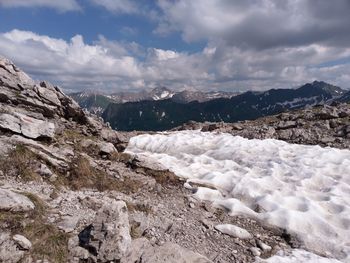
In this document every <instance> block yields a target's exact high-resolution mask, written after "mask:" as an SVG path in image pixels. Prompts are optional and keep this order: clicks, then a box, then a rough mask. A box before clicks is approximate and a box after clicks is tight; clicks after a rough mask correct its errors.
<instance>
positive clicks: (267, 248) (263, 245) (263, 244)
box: [256, 240, 272, 252]
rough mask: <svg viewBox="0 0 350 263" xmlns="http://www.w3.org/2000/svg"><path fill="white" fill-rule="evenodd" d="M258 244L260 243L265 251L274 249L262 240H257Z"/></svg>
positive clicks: (259, 245) (260, 246)
mask: <svg viewBox="0 0 350 263" xmlns="http://www.w3.org/2000/svg"><path fill="white" fill-rule="evenodd" d="M256 244H257V245H258V247H259V248H260V249H261V250H262V251H264V252H268V251H271V250H272V247H270V246H269V245H266V244H265V243H264V242H262V241H261V240H257V241H256Z"/></svg>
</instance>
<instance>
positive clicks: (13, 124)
mask: <svg viewBox="0 0 350 263" xmlns="http://www.w3.org/2000/svg"><path fill="white" fill-rule="evenodd" d="M0 128H1V129H3V130H8V131H11V132H14V133H18V134H22V135H24V136H25V137H28V138H31V139H37V138H39V137H46V138H53V137H54V135H55V124H54V123H52V122H48V121H42V120H38V119H35V118H32V117H29V116H26V115H24V114H21V113H12V114H8V113H2V114H0Z"/></svg>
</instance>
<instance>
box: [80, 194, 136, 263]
mask: <svg viewBox="0 0 350 263" xmlns="http://www.w3.org/2000/svg"><path fill="white" fill-rule="evenodd" d="M79 241H80V246H82V247H84V248H86V249H88V250H89V251H90V252H92V254H93V256H95V257H96V259H97V261H101V262H109V261H118V260H121V259H122V258H123V257H124V256H126V255H127V254H128V253H129V251H130V246H131V237H130V233H129V219H128V213H127V208H126V204H125V202H123V201H115V200H112V201H111V202H110V203H106V204H104V205H103V207H102V208H101V209H100V210H99V211H98V212H97V215H96V217H95V220H94V222H93V224H92V225H90V226H88V227H87V228H85V229H84V230H83V231H82V232H80V234H79Z"/></svg>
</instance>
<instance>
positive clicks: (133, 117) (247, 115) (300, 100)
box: [102, 81, 350, 131]
mask: <svg viewBox="0 0 350 263" xmlns="http://www.w3.org/2000/svg"><path fill="white" fill-rule="evenodd" d="M179 97H181V95H179V94H174V95H173V96H172V97H171V98H168V99H164V100H141V101H137V102H126V103H123V104H121V103H110V104H109V105H108V106H107V108H106V109H105V111H104V112H103V114H102V117H103V119H104V120H105V121H106V122H109V123H110V124H111V126H112V128H114V129H116V130H121V131H131V130H144V131H162V130H168V129H172V128H174V127H177V126H179V125H182V124H183V123H186V122H188V121H190V120H192V121H197V122H206V121H209V122H222V121H223V122H236V121H241V120H252V119H256V118H259V117H263V116H268V115H272V114H277V113H280V112H284V111H287V110H292V109H299V108H304V107H309V106H314V105H318V104H325V103H330V102H332V101H337V100H338V101H342V102H347V101H349V98H350V93H349V92H347V91H346V90H343V89H341V88H340V87H337V86H334V85H331V84H328V83H325V82H322V81H314V82H313V83H308V84H305V85H303V86H301V87H300V88H297V89H271V90H268V91H264V92H253V91H248V92H245V93H242V94H239V95H235V96H233V95H232V96H231V97H229V96H228V97H221V98H216V99H210V100H209V99H208V100H204V101H198V100H192V99H189V100H187V101H186V100H185V99H182V100H176V98H179Z"/></svg>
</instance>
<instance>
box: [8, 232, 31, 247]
mask: <svg viewBox="0 0 350 263" xmlns="http://www.w3.org/2000/svg"><path fill="white" fill-rule="evenodd" d="M12 239H13V240H14V241H15V242H16V244H17V245H18V246H19V247H20V249H22V250H29V249H31V248H32V243H31V242H30V241H29V240H28V239H27V238H26V237H24V236H22V235H14V236H13V237H12Z"/></svg>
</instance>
